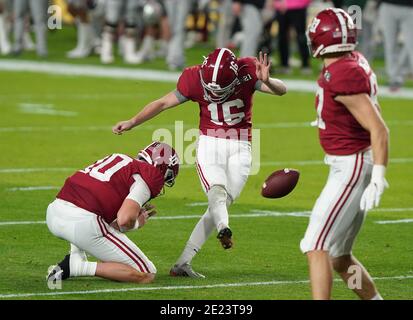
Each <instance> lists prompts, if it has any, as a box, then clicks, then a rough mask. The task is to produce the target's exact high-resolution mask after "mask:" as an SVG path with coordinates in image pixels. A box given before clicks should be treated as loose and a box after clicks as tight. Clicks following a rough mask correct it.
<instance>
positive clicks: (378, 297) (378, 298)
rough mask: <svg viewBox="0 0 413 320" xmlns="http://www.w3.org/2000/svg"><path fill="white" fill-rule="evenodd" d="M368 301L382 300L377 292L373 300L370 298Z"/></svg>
mask: <svg viewBox="0 0 413 320" xmlns="http://www.w3.org/2000/svg"><path fill="white" fill-rule="evenodd" d="M370 300H383V298H382V296H381V295H380V293H378V292H377V294H376V295H375V296H374V297H373V298H371V299H370Z"/></svg>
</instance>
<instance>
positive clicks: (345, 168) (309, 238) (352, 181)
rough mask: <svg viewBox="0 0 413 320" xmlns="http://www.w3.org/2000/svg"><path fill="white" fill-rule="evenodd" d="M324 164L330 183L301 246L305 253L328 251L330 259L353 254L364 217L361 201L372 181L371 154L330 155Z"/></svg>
mask: <svg viewBox="0 0 413 320" xmlns="http://www.w3.org/2000/svg"><path fill="white" fill-rule="evenodd" d="M325 163H326V164H328V165H329V166H330V173H329V176H328V180H327V184H326V185H325V187H324V189H323V191H322V192H321V194H320V196H319V198H318V199H317V201H316V203H315V205H314V208H313V211H312V213H311V217H310V223H309V225H308V228H307V231H306V233H305V236H304V239H302V240H301V244H300V247H301V251H302V252H303V253H306V252H309V251H315V250H325V251H329V254H330V256H331V257H341V256H343V255H348V254H351V250H352V247H353V244H354V241H355V239H356V236H357V234H358V232H359V231H360V228H361V226H362V224H363V221H364V218H365V212H364V211H362V210H361V209H360V200H361V196H362V195H363V192H364V189H365V188H366V187H367V185H368V184H369V182H370V178H371V170H372V167H373V160H372V152H371V151H370V150H369V151H365V152H360V153H357V154H353V155H349V156H331V155H327V156H326V157H325Z"/></svg>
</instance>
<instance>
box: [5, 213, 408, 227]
mask: <svg viewBox="0 0 413 320" xmlns="http://www.w3.org/2000/svg"><path fill="white" fill-rule="evenodd" d="M406 211H413V208H379V209H374V210H372V212H406ZM310 214H311V211H309V210H306V211H293V212H285V211H271V210H251V211H250V212H246V213H233V214H230V217H231V219H232V218H235V219H237V218H241V219H242V218H265V217H304V218H305V217H309V216H310ZM200 217H201V215H200V214H190V215H178V216H155V217H153V218H151V220H188V219H199V218H200ZM403 220H410V219H403ZM389 221H390V222H389V223H398V222H397V221H402V220H389ZM392 221H395V222H392ZM374 222H375V223H379V224H383V223H381V222H380V221H374ZM45 223H46V221H44V220H40V221H0V227H1V226H13V225H30V224H45Z"/></svg>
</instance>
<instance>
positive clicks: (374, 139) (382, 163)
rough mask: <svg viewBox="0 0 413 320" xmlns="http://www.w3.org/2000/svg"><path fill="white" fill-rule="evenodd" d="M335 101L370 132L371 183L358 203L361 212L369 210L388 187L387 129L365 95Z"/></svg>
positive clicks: (377, 111) (343, 97)
mask: <svg viewBox="0 0 413 320" xmlns="http://www.w3.org/2000/svg"><path fill="white" fill-rule="evenodd" d="M335 99H336V100H337V101H338V102H341V103H342V104H344V105H345V106H346V107H347V109H348V110H349V111H350V112H351V114H352V115H353V116H354V117H355V118H356V120H357V121H358V122H359V123H360V125H361V126H362V127H363V128H364V129H366V130H367V131H369V132H370V140H371V148H372V150H373V160H374V166H373V171H372V175H371V182H370V184H369V185H368V187H367V188H366V190H365V191H364V193H363V196H362V198H361V203H360V207H361V209H362V210H370V209H373V208H374V207H377V206H378V205H379V203H380V198H381V195H382V193H383V191H384V189H385V188H387V187H388V183H387V181H386V179H385V173H386V166H387V162H388V153H389V129H388V128H387V126H386V124H385V122H384V120H383V118H382V117H381V115H380V112H379V110H378V108H376V107H375V106H374V105H373V103H372V101H371V99H370V97H369V96H368V95H367V94H365V93H362V94H356V95H349V96H337V97H336V98H335Z"/></svg>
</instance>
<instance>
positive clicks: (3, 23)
mask: <svg viewBox="0 0 413 320" xmlns="http://www.w3.org/2000/svg"><path fill="white" fill-rule="evenodd" d="M5 2H6V1H4V0H0V53H1V54H2V55H8V54H9V53H10V52H11V44H10V41H9V34H8V28H7V15H6V3H5Z"/></svg>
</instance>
